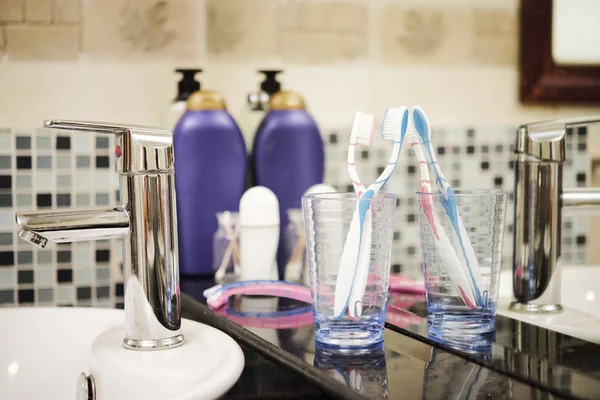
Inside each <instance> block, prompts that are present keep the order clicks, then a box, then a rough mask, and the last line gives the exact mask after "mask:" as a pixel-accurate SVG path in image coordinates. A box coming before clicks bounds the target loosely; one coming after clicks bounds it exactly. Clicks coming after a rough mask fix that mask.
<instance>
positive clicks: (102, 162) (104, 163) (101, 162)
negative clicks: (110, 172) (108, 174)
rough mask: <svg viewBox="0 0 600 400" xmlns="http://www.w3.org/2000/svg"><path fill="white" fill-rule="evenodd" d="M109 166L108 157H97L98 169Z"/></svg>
mask: <svg viewBox="0 0 600 400" xmlns="http://www.w3.org/2000/svg"><path fill="white" fill-rule="evenodd" d="M109 164H110V163H109V160H108V156H96V168H108V167H109Z"/></svg>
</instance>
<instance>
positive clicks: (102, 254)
mask: <svg viewBox="0 0 600 400" xmlns="http://www.w3.org/2000/svg"><path fill="white" fill-rule="evenodd" d="M109 261H110V250H96V262H109Z"/></svg>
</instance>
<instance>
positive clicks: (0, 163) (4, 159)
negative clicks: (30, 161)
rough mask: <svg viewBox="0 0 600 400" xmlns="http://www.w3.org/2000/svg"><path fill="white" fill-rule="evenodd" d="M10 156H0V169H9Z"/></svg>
mask: <svg viewBox="0 0 600 400" xmlns="http://www.w3.org/2000/svg"><path fill="white" fill-rule="evenodd" d="M10 161H11V157H10V156H0V169H10Z"/></svg>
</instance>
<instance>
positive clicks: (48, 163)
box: [36, 156, 52, 169]
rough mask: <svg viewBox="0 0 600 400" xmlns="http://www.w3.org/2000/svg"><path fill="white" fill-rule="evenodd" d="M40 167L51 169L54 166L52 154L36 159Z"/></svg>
mask: <svg viewBox="0 0 600 400" xmlns="http://www.w3.org/2000/svg"><path fill="white" fill-rule="evenodd" d="M36 163H37V164H36V165H37V167H38V169H50V168H52V157H50V156H38V157H37V160H36Z"/></svg>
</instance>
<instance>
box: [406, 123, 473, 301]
mask: <svg viewBox="0 0 600 400" xmlns="http://www.w3.org/2000/svg"><path fill="white" fill-rule="evenodd" d="M416 136H417V135H416V134H415V128H414V122H413V123H411V126H410V128H409V129H408V132H407V134H406V142H407V144H408V145H409V146H410V148H411V149H412V151H413V153H414V154H415V157H416V159H417V166H418V168H419V173H420V176H421V182H420V183H419V191H420V192H421V193H431V180H430V178H429V168H428V167H427V159H426V158H425V155H424V154H423V150H422V149H421V143H420V142H419V139H417V137H416ZM421 200H422V202H421V205H422V207H423V212H424V213H425V217H426V219H427V223H428V224H429V227H430V228H431V231H432V233H433V237H434V240H435V247H436V249H437V251H438V254H439V256H440V258H441V259H442V262H443V263H444V267H445V270H446V272H447V274H448V276H449V277H450V280H451V281H452V283H453V284H454V286H455V287H456V290H457V292H458V293H459V294H460V297H461V299H462V300H463V302H464V303H465V304H466V305H467V307H469V308H475V304H476V301H475V297H474V296H473V293H472V290H471V285H470V284H469V280H468V278H467V275H466V274H465V270H464V269H463V268H462V264H461V262H460V259H459V258H458V257H457V255H456V252H455V251H454V248H453V247H452V243H451V242H450V239H449V238H448V235H446V232H445V230H444V228H443V226H442V225H441V223H440V221H439V220H438V217H437V214H436V212H435V208H434V205H433V203H432V202H431V196H423V197H422V199H421Z"/></svg>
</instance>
